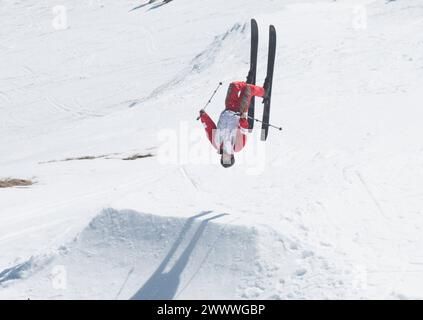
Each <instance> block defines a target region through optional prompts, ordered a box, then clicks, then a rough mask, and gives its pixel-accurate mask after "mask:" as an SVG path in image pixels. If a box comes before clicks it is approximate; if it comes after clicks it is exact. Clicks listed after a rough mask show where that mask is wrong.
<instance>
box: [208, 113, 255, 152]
mask: <svg viewBox="0 0 423 320" xmlns="http://www.w3.org/2000/svg"><path fill="white" fill-rule="evenodd" d="M200 119H201V122H202V123H203V125H204V129H205V130H206V133H207V138H208V139H209V141H210V143H211V144H212V145H213V147H215V148H216V150H218V151H219V152H220V151H221V149H222V144H221V145H216V139H215V133H216V132H217V127H216V124H215V123H214V121H213V120H212V119H211V118H210V116H209V115H208V114H207V113H205V112H204V113H203V114H202V115H201V116H200ZM247 132H248V121H247V119H243V118H241V119H240V120H239V124H238V128H237V130H236V138H235V145H234V146H233V150H234V151H235V152H239V151H241V150H242V148H244V146H245V144H246V143H247Z"/></svg>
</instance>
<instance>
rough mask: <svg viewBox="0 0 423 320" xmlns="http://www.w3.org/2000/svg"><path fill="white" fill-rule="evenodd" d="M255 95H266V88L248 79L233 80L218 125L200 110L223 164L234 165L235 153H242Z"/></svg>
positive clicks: (209, 137)
mask: <svg viewBox="0 0 423 320" xmlns="http://www.w3.org/2000/svg"><path fill="white" fill-rule="evenodd" d="M253 97H263V98H265V89H264V88H263V87H260V86H256V85H253V84H248V83H246V82H232V83H231V84H230V85H229V88H228V94H227V96H226V100H225V106H226V108H225V110H223V111H222V113H221V114H220V117H219V121H218V123H217V126H216V124H215V123H214V122H213V120H212V119H211V118H210V116H209V115H208V114H207V113H206V112H205V111H204V110H203V109H201V110H200V119H201V122H202V123H203V125H204V128H205V130H206V133H207V137H208V139H209V140H210V142H211V144H212V145H213V146H214V147H215V148H216V149H217V151H218V153H219V154H220V155H221V159H220V163H221V164H222V166H223V167H225V168H228V167H231V166H232V165H233V164H234V163H235V156H234V153H235V152H239V151H241V150H242V148H243V147H244V146H245V144H246V142H247V133H248V127H249V125H248V108H249V106H250V103H251V99H252V98H253Z"/></svg>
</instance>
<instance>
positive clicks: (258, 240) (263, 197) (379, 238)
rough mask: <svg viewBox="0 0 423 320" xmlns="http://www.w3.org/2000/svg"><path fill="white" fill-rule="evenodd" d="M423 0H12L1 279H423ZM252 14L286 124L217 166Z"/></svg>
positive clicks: (305, 284) (37, 291)
mask: <svg viewBox="0 0 423 320" xmlns="http://www.w3.org/2000/svg"><path fill="white" fill-rule="evenodd" d="M147 2H148V1H147ZM420 2H421V1H419V0H396V1H390V2H387V1H385V0H374V1H364V0H363V1H352V0H351V1H349V0H343V1H329V0H316V1H312V0H309V1H307V0H304V1H288V0H286V1H271V0H263V1H250V0H249V1H245V0H231V1H226V0H225V1H223V0H213V1H211V0H202V1H196V0H174V1H171V2H169V3H167V4H165V5H162V6H157V4H158V1H156V3H152V4H149V5H146V6H142V7H139V6H140V4H141V2H140V1H133V0H131V1H129V0H125V1H118V2H117V1H112V0H104V1H102V0H86V1H78V3H76V2H75V1H70V0H64V1H61V7H57V6H56V5H57V4H56V3H53V2H52V1H47V0H43V1H38V0H37V1H35V0H25V1H23V0H13V1H12V0H3V1H2V3H1V6H0V30H1V31H0V70H1V72H0V179H5V178H9V177H10V178H25V179H32V180H33V181H34V182H36V183H35V184H34V185H32V186H29V187H22V188H5V189H0V298H1V299H5V298H12V299H27V298H31V299H68V298H72V299H157V298H169V299H170V298H172V299H212V298H215V299H230V298H234V299H237V298H240V299H256V298H258V299H267V298H270V299H303V298H309V299H310V298H311V299H316V298H336V299H347V298H365V299H366V298H367V299H368V298H379V299H380V298H382V299H391V298H393V299H403V298H423V289H422V288H423V277H422V275H423V250H422V246H423V236H422V228H423V218H422V208H423V206H422V205H423V194H422V192H421V190H422V188H423V170H422V163H423V142H422V139H421V137H422V128H421V116H422V115H423V114H422V111H421V103H420V101H422V98H423V92H422V90H421V88H422V86H423V40H422V39H421V36H420V35H421V34H422V31H423V4H421V3H420ZM137 7H138V8H137ZM132 9H134V10H132ZM62 14H65V17H67V21H64V20H63V19H61V18H63V17H64V16H62ZM252 17H254V18H256V19H257V21H258V23H259V27H260V47H259V57H260V60H259V65H258V72H259V73H258V79H257V81H258V83H262V81H263V80H264V76H265V75H264V73H265V69H266V54H267V28H268V25H269V24H274V25H275V27H276V29H277V31H278V47H277V60H276V74H275V78H274V88H273V98H272V114H271V120H272V121H273V122H274V123H275V124H278V125H282V126H283V128H284V130H283V131H282V132H281V133H280V132H277V131H270V134H269V138H268V140H267V142H266V143H265V144H264V143H262V142H260V141H259V136H260V133H259V132H258V130H256V131H255V132H254V133H253V134H252V135H251V137H250V141H249V143H248V145H247V147H246V149H245V150H244V151H243V153H242V154H239V155H238V156H237V163H236V166H235V167H234V168H231V169H223V168H222V167H221V166H220V164H219V159H218V156H217V155H216V153H215V152H214V151H213V150H212V149H211V146H210V145H209V143H208V142H207V140H206V138H205V136H204V132H203V129H202V126H201V125H200V123H199V122H197V121H195V118H196V116H197V113H196V112H197V111H198V109H200V108H201V107H202V106H203V105H204V103H205V102H206V101H207V99H208V98H209V97H210V95H211V93H212V92H213V90H214V89H215V87H216V86H217V84H218V82H219V81H223V83H224V85H225V86H226V85H227V84H228V83H229V82H230V81H234V80H244V79H245V76H246V74H247V71H248V65H249V61H248V59H249V32H250V30H249V21H250V19H251V18H252ZM225 91H226V90H225V89H221V90H220V91H219V92H218V94H217V95H216V96H215V98H214V100H213V102H212V104H211V105H210V106H209V107H208V111H209V112H210V114H211V116H212V117H213V118H214V119H216V118H217V117H218V115H219V112H220V111H221V110H222V108H223V103H224V98H225ZM256 105H257V114H258V115H261V112H260V107H261V103H260V100H258V101H257V103H256ZM172 147H173V149H172ZM149 153H151V154H153V155H154V156H153V157H146V158H140V159H136V160H132V161H130V160H123V159H124V158H126V157H130V156H132V155H135V154H140V155H145V154H149ZM87 156H88V157H94V159H85V160H75V158H81V157H82V158H83V157H87ZM70 158H72V159H74V160H68V161H65V160H66V159H70Z"/></svg>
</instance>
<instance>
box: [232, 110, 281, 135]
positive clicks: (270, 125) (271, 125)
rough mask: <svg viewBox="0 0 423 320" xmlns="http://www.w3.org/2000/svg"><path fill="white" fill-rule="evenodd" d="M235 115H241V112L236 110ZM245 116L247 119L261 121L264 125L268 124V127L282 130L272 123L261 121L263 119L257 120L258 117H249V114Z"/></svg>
mask: <svg viewBox="0 0 423 320" xmlns="http://www.w3.org/2000/svg"><path fill="white" fill-rule="evenodd" d="M237 115H239V116H241V114H240V113H239V112H237ZM247 117H248V118H249V119H252V120H254V121H257V122H260V123H263V124H264V125H266V126H269V127H272V128H275V129H278V130H279V131H282V127H277V126H274V125H273V124H270V123H267V122H263V121H261V120H259V119H256V118H253V117H251V116H247Z"/></svg>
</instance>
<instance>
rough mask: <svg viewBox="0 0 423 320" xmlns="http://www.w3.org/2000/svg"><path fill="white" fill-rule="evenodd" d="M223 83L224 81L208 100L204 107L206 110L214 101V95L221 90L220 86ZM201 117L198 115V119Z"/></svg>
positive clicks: (220, 83)
mask: <svg viewBox="0 0 423 320" xmlns="http://www.w3.org/2000/svg"><path fill="white" fill-rule="evenodd" d="M221 85H222V82H219V85H218V86H217V88H216V90H214V92H213V94H212V96H211V97H210V99H209V101H207V103H206V105H205V106H204V107H203V110H205V109H206V108H207V106H208V105H209V104H210V103H211V102H212V99H213V97H214V96H215V94H216V93H217V91H219V89H220V86H221ZM199 119H200V116H198V117H197V120H199Z"/></svg>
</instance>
